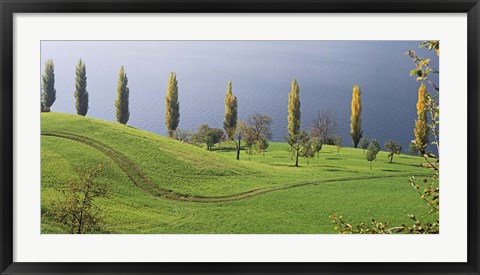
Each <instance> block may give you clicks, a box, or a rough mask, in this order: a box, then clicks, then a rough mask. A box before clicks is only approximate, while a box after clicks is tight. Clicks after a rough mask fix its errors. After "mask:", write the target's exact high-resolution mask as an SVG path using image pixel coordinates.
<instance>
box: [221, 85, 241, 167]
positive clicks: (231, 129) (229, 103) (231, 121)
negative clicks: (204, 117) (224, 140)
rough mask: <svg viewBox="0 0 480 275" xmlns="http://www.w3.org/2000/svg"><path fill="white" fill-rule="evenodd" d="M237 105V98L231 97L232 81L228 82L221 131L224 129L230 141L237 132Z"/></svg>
mask: <svg viewBox="0 0 480 275" xmlns="http://www.w3.org/2000/svg"><path fill="white" fill-rule="evenodd" d="M237 104H238V102H237V97H236V96H234V95H233V92H232V81H231V80H230V81H228V86H227V93H226V94H225V115H224V118H223V129H225V132H226V133H227V136H228V138H229V139H230V140H233V139H234V136H235V133H236V130H237ZM237 159H238V158H237Z"/></svg>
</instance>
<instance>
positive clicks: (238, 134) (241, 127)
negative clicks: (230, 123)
mask: <svg viewBox="0 0 480 275" xmlns="http://www.w3.org/2000/svg"><path fill="white" fill-rule="evenodd" d="M248 131H249V127H248V124H247V123H246V122H244V121H239V122H238V124H237V127H236V129H235V134H234V136H233V142H235V148H236V150H237V160H240V150H241V149H242V140H243V138H244V137H245V136H246V135H247V133H248Z"/></svg>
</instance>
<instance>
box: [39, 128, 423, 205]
mask: <svg viewBox="0 0 480 275" xmlns="http://www.w3.org/2000/svg"><path fill="white" fill-rule="evenodd" d="M42 136H49V137H57V138H64V139H69V140H73V141H77V142H80V143H82V144H85V145H88V146H90V147H92V148H94V149H97V150H98V151H100V152H102V153H103V154H105V155H106V156H107V157H109V158H110V159H112V161H113V162H115V164H116V165H117V166H118V167H119V168H120V169H121V170H122V171H123V172H124V173H125V174H126V175H127V176H128V177H129V178H130V180H131V181H132V182H133V184H134V185H135V186H137V187H138V188H140V189H141V190H143V191H144V192H146V193H148V194H151V195H153V196H158V197H162V198H165V199H171V200H176V201H184V202H202V203H222V202H231V201H236V200H241V199H246V198H250V197H254V196H257V195H261V194H265V193H269V192H274V191H279V190H286V189H291V188H297V187H302V186H306V185H315V184H320V183H328V182H344V181H353V180H365V179H380V178H397V177H408V176H413V175H412V174H397V175H389V176H365V177H346V178H339V179H329V180H316V181H306V182H300V183H295V184H290V185H283V186H274V187H266V188H257V189H253V190H249V191H246V192H242V193H237V194H233V195H228V196H215V197H207V196H193V195H187V194H181V193H177V192H175V191H173V190H169V189H165V188H162V187H161V184H157V183H154V182H153V181H152V180H151V179H150V178H149V177H147V176H146V175H145V174H144V173H143V171H142V170H141V169H140V167H138V166H137V165H136V164H135V163H134V162H133V161H131V160H130V159H129V158H128V157H127V156H125V155H124V154H122V153H121V152H119V151H118V150H116V149H114V148H112V147H110V146H108V145H106V144H104V143H101V142H99V141H97V140H94V139H91V138H89V137H85V136H81V135H77V134H71V133H65V132H57V131H43V132H42ZM423 175H427V174H416V175H415V176H423Z"/></svg>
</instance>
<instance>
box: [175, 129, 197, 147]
mask: <svg viewBox="0 0 480 275" xmlns="http://www.w3.org/2000/svg"><path fill="white" fill-rule="evenodd" d="M192 135H193V134H192V133H191V132H190V131H187V130H182V129H179V128H177V129H176V130H175V131H174V132H173V138H174V139H176V140H178V141H181V142H185V143H192V142H193V141H192Z"/></svg>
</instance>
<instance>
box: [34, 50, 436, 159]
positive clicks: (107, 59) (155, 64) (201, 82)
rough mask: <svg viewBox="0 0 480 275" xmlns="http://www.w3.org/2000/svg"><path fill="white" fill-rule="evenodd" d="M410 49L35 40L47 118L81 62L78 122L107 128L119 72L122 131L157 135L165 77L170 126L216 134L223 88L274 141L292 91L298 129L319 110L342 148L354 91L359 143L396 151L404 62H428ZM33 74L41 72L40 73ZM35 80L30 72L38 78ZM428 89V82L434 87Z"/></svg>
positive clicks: (408, 65) (404, 101)
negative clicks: (170, 97)
mask: <svg viewBox="0 0 480 275" xmlns="http://www.w3.org/2000/svg"><path fill="white" fill-rule="evenodd" d="M418 45H419V41H44V42H42V44H41V57H42V64H44V63H45V61H46V60H47V59H53V60H54V62H55V77H56V78H55V80H56V82H55V87H56V89H57V100H56V102H55V103H54V105H53V106H52V111H56V112H66V113H75V104H74V98H73V90H74V79H75V65H76V63H77V62H78V59H79V58H82V59H83V60H84V61H85V63H86V68H87V77H88V87H87V88H88V91H89V94H90V109H89V111H88V114H87V116H90V117H95V118H100V119H105V120H110V121H115V110H114V100H115V94H116V85H117V78H118V71H119V69H120V66H122V65H123V66H125V71H126V73H127V75H128V78H129V88H130V113H131V115H130V120H129V122H128V124H129V125H131V126H134V127H137V128H140V129H143V130H146V131H150V132H154V133H158V134H162V135H165V133H166V131H165V124H164V107H165V103H164V96H165V91H166V87H167V80H168V76H169V73H170V72H171V71H174V72H176V73H177V80H178V83H179V94H180V96H179V100H180V125H179V128H181V129H185V130H193V129H196V128H197V127H198V126H199V125H200V124H209V125H210V126H211V127H218V128H222V122H223V113H224V95H225V92H226V88H227V81H228V80H232V82H233V91H234V94H235V95H236V96H237V97H238V102H239V103H238V111H239V118H240V119H246V118H247V117H248V116H249V115H251V114H253V113H255V112H260V113H264V114H267V115H269V116H270V117H271V118H272V119H273V124H272V132H273V140H274V141H284V139H283V137H284V136H285V134H286V133H287V102H288V93H289V91H290V83H291V80H292V79H293V78H296V79H297V80H298V82H299V86H300V99H301V104H302V105H301V112H302V127H303V128H304V129H306V130H308V129H309V128H310V124H311V121H312V119H313V118H314V117H315V115H316V113H317V111H318V110H322V109H325V110H326V109H329V110H331V111H332V112H333V113H334V114H335V116H336V119H337V124H338V126H337V133H338V134H339V135H340V136H341V137H342V138H343V143H344V145H346V146H351V139H350V135H349V123H350V101H351V93H352V87H353V86H354V85H355V84H357V85H359V86H360V88H361V90H362V104H363V112H362V119H363V130H364V136H366V137H368V138H376V139H377V140H378V141H379V142H380V144H381V145H382V146H383V143H384V141H386V140H388V139H393V140H395V141H397V142H399V143H401V144H402V145H403V147H404V148H405V149H404V150H405V151H406V148H408V143H409V142H410V140H412V139H413V127H414V121H415V118H416V107H415V104H416V101H417V89H418V87H419V83H416V82H415V78H414V77H410V76H409V71H410V70H411V69H413V68H414V64H413V62H412V61H411V59H410V58H409V57H408V56H406V55H404V52H406V51H407V50H410V49H413V50H415V51H416V52H417V53H418V54H419V56H423V57H430V58H432V65H433V66H434V67H435V68H438V57H437V56H436V55H435V54H433V53H432V52H429V51H428V50H425V49H419V48H418ZM42 72H43V65H42ZM42 72H40V73H42ZM435 82H436V83H438V80H435Z"/></svg>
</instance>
